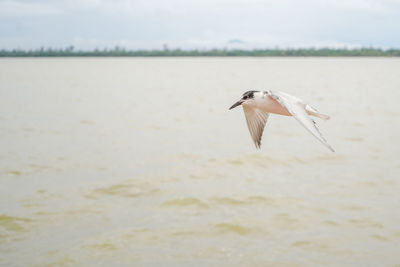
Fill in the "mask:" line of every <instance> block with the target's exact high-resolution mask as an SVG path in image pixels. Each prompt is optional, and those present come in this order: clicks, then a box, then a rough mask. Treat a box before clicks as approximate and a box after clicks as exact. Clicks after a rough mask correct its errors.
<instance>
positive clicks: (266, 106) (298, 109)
mask: <svg viewBox="0 0 400 267" xmlns="http://www.w3.org/2000/svg"><path fill="white" fill-rule="evenodd" d="M239 105H242V107H243V111H244V115H245V117H246V122H247V127H248V128H249V131H250V135H251V138H252V139H253V141H254V144H255V145H256V148H260V147H261V137H262V134H263V131H264V127H265V124H266V123H267V120H268V117H269V114H270V113H273V114H278V115H284V116H293V117H294V118H295V119H296V120H297V121H298V122H300V124H301V125H303V127H304V128H306V129H307V130H308V131H309V132H310V133H311V134H312V135H314V136H315V137H316V138H317V139H318V140H319V141H320V142H321V143H322V144H323V145H325V146H326V147H327V148H328V149H329V150H331V151H332V152H335V150H334V149H333V148H332V147H331V146H330V145H329V144H328V142H327V141H326V140H325V138H324V137H323V136H322V134H321V133H320V132H319V130H318V128H317V126H316V123H315V121H314V120H313V119H312V118H311V117H310V116H309V115H312V116H315V117H318V118H321V119H323V120H329V116H328V115H325V114H322V113H319V112H318V110H316V109H315V108H313V107H312V106H310V105H309V104H306V103H305V102H304V101H303V100H301V99H300V98H297V97H295V96H292V95H289V94H287V93H284V92H279V91H271V90H267V91H247V92H245V93H244V94H243V96H242V98H241V99H240V100H239V101H238V102H236V103H235V104H233V105H232V106H231V107H230V108H229V110H231V109H233V108H235V107H237V106H239Z"/></svg>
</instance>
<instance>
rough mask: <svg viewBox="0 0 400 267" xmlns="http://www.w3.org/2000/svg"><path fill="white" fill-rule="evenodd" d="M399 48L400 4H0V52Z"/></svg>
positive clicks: (125, 0)
mask: <svg viewBox="0 0 400 267" xmlns="http://www.w3.org/2000/svg"><path fill="white" fill-rule="evenodd" d="M70 45H72V46H74V47H75V48H76V49H83V50H91V49H95V48H98V49H104V48H114V47H115V46H120V47H124V48H126V49H162V48H163V47H165V46H167V47H168V48H170V49H175V48H181V49H210V48H243V49H252V48H275V47H280V48H299V47H348V48H353V47H377V48H384V49H386V48H400V0H264V1H261V0H186V1H185V0H0V49H13V48H19V49H36V48H40V47H45V48H47V47H52V48H65V47H67V46H70Z"/></svg>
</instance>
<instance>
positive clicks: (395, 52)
mask: <svg viewBox="0 0 400 267" xmlns="http://www.w3.org/2000/svg"><path fill="white" fill-rule="evenodd" d="M0 57H400V49H386V50H383V49H380V48H357V49H346V48H340V49H332V48H315V49H314V48H304V49H300V48H298V49H254V50H241V49H237V50H234V49H210V50H181V49H171V50H170V49H163V50H125V49H124V48H120V47H115V48H113V49H103V50H98V49H95V50H91V51H85V50H75V49H74V47H73V46H70V47H67V48H65V49H52V48H40V49H36V50H22V49H12V50H6V49H0Z"/></svg>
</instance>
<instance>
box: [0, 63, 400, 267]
mask: <svg viewBox="0 0 400 267" xmlns="http://www.w3.org/2000/svg"><path fill="white" fill-rule="evenodd" d="M399 70H400V60H399V59H392V58H61V59H60V58H54V59H1V60H0V147H1V149H0V182H1V187H0V200H1V201H0V264H1V265H4V266H43V265H50V266H69V265H73V266H94V265H96V266H98V265H103V266H110V265H121V266H133V265H134V266H268V265H273V266H277V265H278V266H310V265H323V266H327V265H330V266H346V265H347V266H354V265H360V266H395V265H399V264H400V256H399V254H398V251H399V247H400V213H399V208H400V196H399V192H400V182H399V175H400V158H399V152H400V144H399V141H398V138H399V136H400V128H399V125H400V119H399V116H400V106H399V105H398V101H399V99H400V75H399V74H400V73H399ZM265 89H275V90H282V91H285V92H288V93H292V94H294V95H297V96H299V97H301V98H303V99H304V100H306V101H307V102H309V103H310V104H312V105H314V106H316V107H317V108H318V109H319V110H320V111H321V112H323V113H327V114H329V115H330V116H331V117H332V119H331V120H330V121H327V122H324V121H318V123H319V126H320V130H321V131H322V133H323V134H324V135H325V137H326V138H327V140H328V141H329V143H330V144H331V145H332V146H333V147H334V148H335V149H336V153H331V152H330V151H329V150H328V149H326V148H325V147H324V146H322V145H321V144H320V143H319V142H318V140H316V139H315V138H314V137H312V136H311V135H310V134H309V133H308V132H307V131H305V130H304V128H303V127H302V126H300V125H299V124H298V123H297V122H296V121H295V120H294V119H293V118H288V117H279V116H271V117H270V119H269V121H268V123H267V128H266V130H265V132H264V138H263V143H262V149H261V150H256V149H255V147H254V145H253V144H252V141H251V138H250V135H249V133H248V130H247V127H246V123H245V119H244V116H243V114H242V111H241V108H237V109H234V110H231V111H228V108H229V107H230V106H231V105H232V104H233V103H234V102H235V101H236V100H238V99H239V97H240V95H241V94H242V93H243V92H244V91H247V90H265Z"/></svg>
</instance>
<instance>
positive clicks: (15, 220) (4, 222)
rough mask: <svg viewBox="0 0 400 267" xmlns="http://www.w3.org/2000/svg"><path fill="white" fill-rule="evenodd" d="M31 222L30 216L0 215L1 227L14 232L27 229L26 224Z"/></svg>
mask: <svg viewBox="0 0 400 267" xmlns="http://www.w3.org/2000/svg"><path fill="white" fill-rule="evenodd" d="M29 222H31V220H30V219H28V218H22V217H14V216H8V215H6V214H2V215H0V227H2V228H4V229H6V230H8V231H13V232H22V231H25V228H24V227H23V225H24V224H26V223H29Z"/></svg>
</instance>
